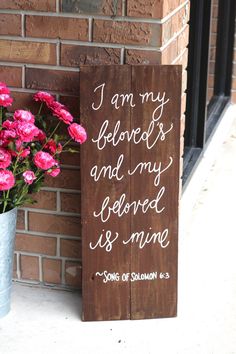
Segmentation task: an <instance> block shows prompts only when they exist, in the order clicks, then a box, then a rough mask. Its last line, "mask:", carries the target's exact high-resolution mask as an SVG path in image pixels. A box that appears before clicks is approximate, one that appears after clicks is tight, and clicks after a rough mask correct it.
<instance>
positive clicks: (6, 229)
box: [0, 208, 17, 317]
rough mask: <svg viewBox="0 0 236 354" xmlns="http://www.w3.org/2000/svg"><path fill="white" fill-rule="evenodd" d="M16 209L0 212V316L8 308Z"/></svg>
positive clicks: (7, 310) (3, 314)
mask: <svg viewBox="0 0 236 354" xmlns="http://www.w3.org/2000/svg"><path fill="white" fill-rule="evenodd" d="M16 216H17V209H16V208H15V209H13V210H10V211H8V212H6V213H3V214H0V317H3V316H5V315H6V314H7V313H8V312H9V310H10V295H11V285H12V265H13V252H14V242H15V232H16Z"/></svg>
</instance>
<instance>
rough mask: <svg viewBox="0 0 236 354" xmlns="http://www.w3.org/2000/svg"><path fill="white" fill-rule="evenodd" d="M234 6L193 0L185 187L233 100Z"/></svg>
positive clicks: (228, 0) (222, 0) (223, 0)
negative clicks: (231, 98) (231, 96)
mask: <svg viewBox="0 0 236 354" xmlns="http://www.w3.org/2000/svg"><path fill="white" fill-rule="evenodd" d="M235 9H236V2H235V0H193V1H191V9H190V11H191V13H190V37H189V58H188V85H187V105H186V128H185V150H184V173H183V185H184V187H185V186H186V185H187V182H188V181H189V179H190V176H191V175H192V173H193V171H194V169H195V168H196V166H197V162H198V161H199V159H200V157H201V155H202V152H203V151H204V148H205V146H206V144H207V143H208V142H209V141H210V137H211V135H212V133H213V132H214V130H215V129H216V127H217V123H218V122H219V120H220V117H221V116H222V112H223V111H224V109H225V107H226V106H227V104H228V103H229V101H230V91H231V77H232V63H233V46H234V30H235Z"/></svg>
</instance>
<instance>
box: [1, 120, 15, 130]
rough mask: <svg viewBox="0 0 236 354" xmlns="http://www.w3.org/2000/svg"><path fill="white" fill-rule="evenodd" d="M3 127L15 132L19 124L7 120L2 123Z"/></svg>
mask: <svg viewBox="0 0 236 354" xmlns="http://www.w3.org/2000/svg"><path fill="white" fill-rule="evenodd" d="M2 126H3V127H4V128H6V129H10V130H15V129H16V128H17V122H12V121H11V120H9V119H7V120H5V121H4V122H3V123H2Z"/></svg>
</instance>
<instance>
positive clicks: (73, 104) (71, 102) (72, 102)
mask: <svg viewBox="0 0 236 354" xmlns="http://www.w3.org/2000/svg"><path fill="white" fill-rule="evenodd" d="M60 102H61V103H62V104H64V105H65V106H66V107H67V109H68V110H69V112H70V113H71V114H72V115H73V117H74V118H75V119H76V120H78V119H79V113H80V112H79V97H78V96H62V95H61V96H60Z"/></svg>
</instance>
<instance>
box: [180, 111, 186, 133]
mask: <svg viewBox="0 0 236 354" xmlns="http://www.w3.org/2000/svg"><path fill="white" fill-rule="evenodd" d="M184 131H185V114H183V115H182V117H181V120H180V136H181V137H182V136H184Z"/></svg>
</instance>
